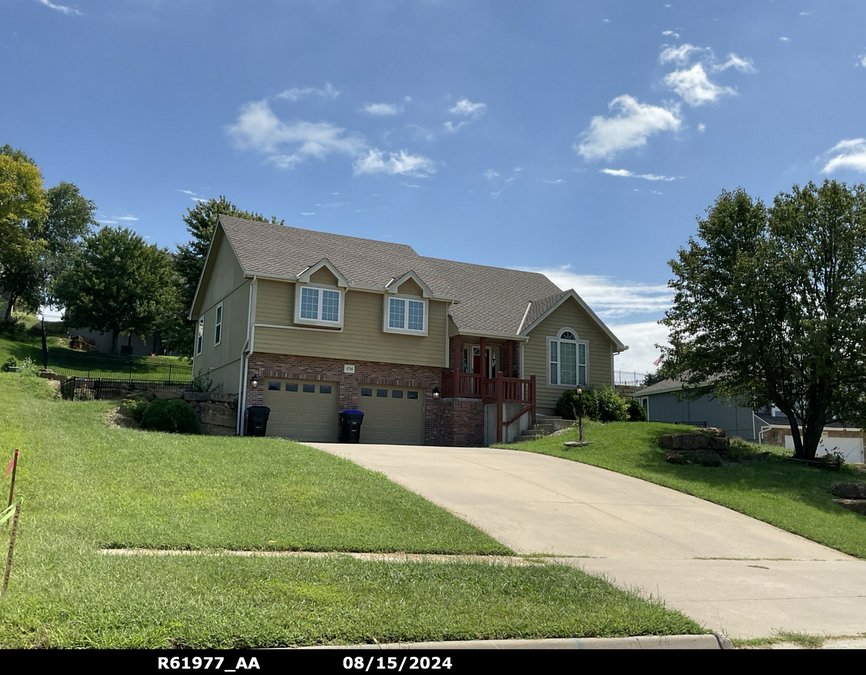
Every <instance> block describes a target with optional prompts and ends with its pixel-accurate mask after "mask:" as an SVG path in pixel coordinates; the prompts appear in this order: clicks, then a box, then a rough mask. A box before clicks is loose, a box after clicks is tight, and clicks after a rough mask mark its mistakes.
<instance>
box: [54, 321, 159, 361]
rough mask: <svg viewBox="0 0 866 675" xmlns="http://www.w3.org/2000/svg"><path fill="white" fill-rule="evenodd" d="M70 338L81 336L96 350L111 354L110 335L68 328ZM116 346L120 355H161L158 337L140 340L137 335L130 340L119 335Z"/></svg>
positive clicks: (145, 337)
mask: <svg viewBox="0 0 866 675" xmlns="http://www.w3.org/2000/svg"><path fill="white" fill-rule="evenodd" d="M67 332H68V333H69V335H70V336H73V335H81V336H82V337H86V338H88V339H90V340H93V341H94V343H95V344H96V350H97V351H100V352H105V353H106V354H109V353H111V333H110V332H105V333H100V332H99V331H98V330H90V329H88V328H70V329H69V330H68V331H67ZM117 344H118V346H119V348H120V354H132V355H135V356H150V355H151V354H162V340H160V338H159V335H157V334H154V335H145V336H144V339H142V338H141V337H140V336H138V335H133V336H132V339H130V336H129V335H119V336H118V338H117Z"/></svg>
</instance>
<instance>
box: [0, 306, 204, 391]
mask: <svg viewBox="0 0 866 675" xmlns="http://www.w3.org/2000/svg"><path fill="white" fill-rule="evenodd" d="M26 324H27V325H28V326H29V328H28V330H27V331H26V332H25V333H23V334H20V335H17V336H16V337H15V338H10V337H9V336H0V364H2V363H3V362H5V361H6V359H8V358H9V357H10V356H14V357H15V358H16V359H17V360H18V361H19V362H20V361H22V360H24V359H25V358H29V359H30V360H31V361H33V363H35V364H36V365H37V366H39V367H42V336H41V332H40V330H39V326H38V325H37V324H36V323H34V320H33V319H32V317H29V318H28V320H27V321H26ZM45 326H46V334H47V344H48V367H49V368H51V369H52V370H54V371H55V372H58V373H65V374H67V375H70V376H72V375H77V376H79V377H109V378H110V377H119V378H128V377H130V375H132V377H134V378H135V377H148V376H149V377H150V378H151V379H156V378H159V379H168V377H169V366H171V373H170V375H171V379H172V380H191V379H192V370H191V368H190V364H189V361H187V360H186V359H183V358H178V357H175V356H116V355H112V354H103V353H100V352H80V351H76V350H74V349H70V347H69V340H68V338H67V336H66V329H65V328H63V327H62V324H60V323H54V324H49V323H46V324H45ZM73 334H74V331H73Z"/></svg>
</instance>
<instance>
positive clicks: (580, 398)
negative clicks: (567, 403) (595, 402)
mask: <svg viewBox="0 0 866 675" xmlns="http://www.w3.org/2000/svg"><path fill="white" fill-rule="evenodd" d="M577 429H578V439H577V440H578V441H579V442H580V443H583V387H578V388H577Z"/></svg>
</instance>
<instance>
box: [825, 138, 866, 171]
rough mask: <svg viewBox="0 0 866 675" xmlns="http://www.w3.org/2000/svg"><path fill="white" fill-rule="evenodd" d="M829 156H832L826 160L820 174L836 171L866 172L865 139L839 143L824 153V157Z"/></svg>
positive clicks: (852, 139) (853, 139)
mask: <svg viewBox="0 0 866 675" xmlns="http://www.w3.org/2000/svg"><path fill="white" fill-rule="evenodd" d="M834 153H835V154H834ZM829 155H834V156H833V157H830V159H828V160H827V163H826V164H825V165H824V168H822V169H821V172H822V173H833V172H834V171H836V170H837V169H852V170H854V171H859V172H861V173H864V172H866V138H851V139H848V140H844V141H840V142H839V143H837V144H836V145H835V146H834V147H832V148H831V149H830V150H828V151H827V152H826V153H825V156H829Z"/></svg>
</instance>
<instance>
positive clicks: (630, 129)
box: [574, 94, 682, 160]
mask: <svg viewBox="0 0 866 675" xmlns="http://www.w3.org/2000/svg"><path fill="white" fill-rule="evenodd" d="M608 107H609V108H610V110H611V112H613V113H615V114H614V115H613V116H612V117H603V116H601V115H598V116H596V117H593V118H592V121H591V122H590V124H589V128H588V129H587V130H586V131H584V132H583V133H582V134H581V136H580V143H577V142H575V144H574V149H575V150H576V151H577V153H578V154H580V155H581V156H583V158H584V159H588V160H590V159H601V158H605V157H613V156H614V155H616V154H618V153H620V152H622V151H624V150H629V149H631V148H640V147H643V146H645V145H646V139H647V138H648V137H650V136H652V135H654V134H657V133H659V132H660V131H677V130H679V128H680V125H681V123H682V122H681V120H680V116H679V110H678V109H677V108H662V107H660V106H654V105H649V104H646V103H640V102H638V100H637V99H635V98H634V97H633V96H629V95H628V94H625V95H623V96H617V97H616V98H615V99H613V100H612V101H611V102H610V104H608Z"/></svg>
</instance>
